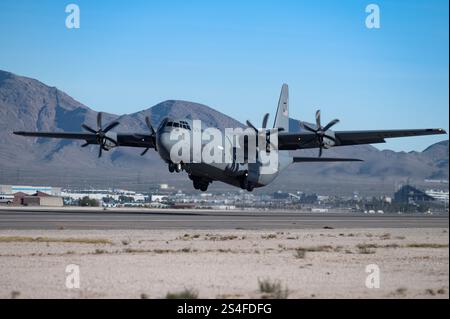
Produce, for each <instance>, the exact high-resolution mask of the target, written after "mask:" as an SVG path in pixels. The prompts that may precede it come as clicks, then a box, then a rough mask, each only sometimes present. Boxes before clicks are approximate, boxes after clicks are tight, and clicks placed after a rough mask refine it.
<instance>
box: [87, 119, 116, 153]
mask: <svg viewBox="0 0 450 319" xmlns="http://www.w3.org/2000/svg"><path fill="white" fill-rule="evenodd" d="M119 124H120V123H119V122H117V121H114V122H111V123H110V124H108V125H107V126H106V127H105V128H102V112H99V113H97V131H96V130H94V129H93V128H91V127H89V126H87V125H86V124H81V127H82V128H84V129H85V130H86V131H88V132H91V133H92V134H95V138H96V140H97V143H98V144H99V145H100V147H99V150H98V157H101V156H102V150H105V151H108V150H109V148H108V147H107V143H108V142H110V143H113V144H114V145H117V142H116V141H115V140H113V139H112V138H110V137H109V136H107V135H106V133H108V132H109V131H110V130H112V129H113V128H115V127H116V126H117V125H119ZM88 145H89V142H86V143H84V144H83V145H81V147H86V146H88Z"/></svg>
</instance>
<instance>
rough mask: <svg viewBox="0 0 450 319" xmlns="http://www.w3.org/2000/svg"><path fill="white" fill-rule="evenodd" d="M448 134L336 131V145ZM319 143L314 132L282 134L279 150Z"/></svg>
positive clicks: (301, 147) (315, 145)
mask: <svg viewBox="0 0 450 319" xmlns="http://www.w3.org/2000/svg"><path fill="white" fill-rule="evenodd" d="M436 134H447V132H446V131H445V130H443V129H440V128H438V129H413V130H380V131H377V130H369V131H335V132H334V135H335V139H336V145H334V146H345V145H360V144H375V143H385V142H386V141H385V138H394V137H407V136H422V135H436ZM317 147H319V142H318V140H317V136H316V134H315V133H312V132H299V133H289V132H280V133H279V134H278V149H279V150H297V149H304V148H317Z"/></svg>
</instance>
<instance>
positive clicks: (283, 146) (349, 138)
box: [14, 84, 446, 191]
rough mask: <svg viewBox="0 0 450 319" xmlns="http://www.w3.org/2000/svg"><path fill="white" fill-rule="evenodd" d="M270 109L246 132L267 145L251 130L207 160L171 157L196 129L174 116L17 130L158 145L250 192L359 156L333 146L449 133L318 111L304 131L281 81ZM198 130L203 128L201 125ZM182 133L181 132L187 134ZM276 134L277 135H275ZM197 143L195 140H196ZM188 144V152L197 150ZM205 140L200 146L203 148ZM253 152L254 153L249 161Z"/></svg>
mask: <svg viewBox="0 0 450 319" xmlns="http://www.w3.org/2000/svg"><path fill="white" fill-rule="evenodd" d="M268 118H269V114H265V115H264V118H263V122H262V128H261V129H258V128H256V127H255V126H254V125H253V124H252V123H250V122H249V121H247V122H246V123H247V131H250V132H252V133H251V134H254V135H255V136H257V138H256V141H259V140H260V138H262V139H263V140H265V141H266V143H263V144H265V145H263V146H258V142H256V146H255V147H253V148H252V147H250V145H247V144H249V142H248V141H249V139H248V135H247V136H244V138H239V139H238V141H239V142H238V143H236V144H237V145H235V146H234V144H233V146H232V147H233V150H232V152H233V156H232V160H231V161H230V162H225V161H224V162H222V163H220V162H205V161H202V160H201V161H193V160H191V161H189V160H176V161H174V160H173V156H171V149H172V148H173V147H174V144H175V143H177V142H178V140H174V139H173V138H172V136H171V134H173V133H174V132H184V133H187V134H188V135H189V134H190V133H191V132H193V131H194V126H195V125H193V124H194V123H193V121H192V120H190V119H172V118H165V119H163V120H162V121H161V123H160V124H159V125H158V127H157V129H156V130H155V129H154V128H153V126H152V124H151V121H150V118H149V117H146V119H145V121H146V124H147V127H148V129H149V133H134V134H130V133H116V132H113V131H112V129H113V128H115V127H116V126H117V125H119V122H117V121H113V122H112V123H109V124H108V125H106V126H105V127H103V125H102V113H98V115H97V129H96V130H95V129H93V128H91V127H89V126H87V125H86V124H82V125H81V126H82V128H83V129H84V130H86V131H87V132H23V131H20V132H14V134H17V135H24V136H35V137H49V138H64V139H78V140H84V141H85V143H84V144H83V145H81V147H86V146H88V145H91V144H98V145H99V146H100V147H99V153H98V156H99V157H100V156H102V151H109V150H110V149H112V148H114V147H118V146H128V147H139V148H143V149H144V150H143V152H142V153H141V155H144V154H145V153H146V152H147V151H148V150H149V149H151V148H152V149H154V150H155V151H156V152H158V153H159V155H160V157H161V158H162V160H164V161H165V162H166V163H167V164H168V168H169V171H170V172H181V171H182V170H184V171H186V172H187V173H188V176H189V178H190V179H191V180H192V181H193V185H194V188H195V189H199V190H201V191H206V190H207V189H208V186H209V184H210V183H212V182H213V181H222V182H224V183H227V184H230V185H234V186H237V187H241V188H242V189H246V190H248V191H252V190H253V189H254V188H255V187H262V186H265V185H268V184H269V183H271V182H272V181H273V180H274V179H275V178H276V177H277V176H278V174H279V173H280V172H281V171H282V170H284V169H285V168H287V167H288V166H289V165H290V164H292V163H304V162H350V161H360V160H359V159H352V158H327V157H322V150H323V149H328V148H330V147H335V146H344V145H358V144H373V143H384V142H385V138H393V137H404V136H419V135H433V134H446V132H445V131H444V130H443V129H412V130H379V131H377V130H371V131H332V130H331V128H332V127H333V126H334V125H335V124H337V123H338V122H339V120H338V119H334V120H332V121H331V122H329V123H328V124H327V125H325V126H322V124H321V121H320V111H317V112H316V118H315V120H316V124H315V125H309V124H306V123H302V124H301V126H302V127H301V130H300V132H290V131H289V93H288V86H287V85H286V84H283V86H282V89H281V94H280V98H279V102H278V109H277V113H276V117H275V121H274V125H273V128H272V129H268V128H267V122H268ZM197 130H199V131H200V132H203V131H204V128H203V127H202V126H201V127H200V129H198V128H197ZM184 133H183V134H184ZM275 139H276V140H275ZM192 145H193V144H192ZM192 145H191V144H190V143H189V145H188V149H189V153H190V154H191V153H194V152H196V151H195V150H193V147H192ZM205 145H206V144H205V143H204V142H203V141H202V142H201V144H200V148H203V147H205ZM306 148H318V149H319V154H318V157H292V156H291V155H290V153H289V151H293V150H298V149H306ZM236 149H245V152H246V153H245V154H247V155H245V156H244V158H241V159H239V160H237V158H236V156H235V155H234V154H235V153H236ZM271 152H272V155H276V156H277V161H276V164H277V165H276V167H272V169H271V170H269V171H267V170H266V171H263V168H264V165H262V163H261V161H260V158H261V156H258V154H260V155H263V154H264V153H266V154H270V153H271ZM251 153H255V154H254V155H255V156H253V158H255V161H250V160H249V158H250V157H251Z"/></svg>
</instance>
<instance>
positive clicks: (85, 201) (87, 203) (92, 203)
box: [78, 196, 99, 206]
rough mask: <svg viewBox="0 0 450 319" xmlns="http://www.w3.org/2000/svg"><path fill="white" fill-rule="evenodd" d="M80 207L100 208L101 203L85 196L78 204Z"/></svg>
mask: <svg viewBox="0 0 450 319" xmlns="http://www.w3.org/2000/svg"><path fill="white" fill-rule="evenodd" d="M78 205H79V206H99V202H98V200H96V199H93V198H89V196H84V197H83V198H82V199H80V200H79V202H78Z"/></svg>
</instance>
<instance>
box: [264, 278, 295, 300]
mask: <svg viewBox="0 0 450 319" xmlns="http://www.w3.org/2000/svg"><path fill="white" fill-rule="evenodd" d="M258 286H259V291H260V292H261V293H263V295H262V298H270V299H286V298H287V297H288V296H289V290H288V288H287V287H285V288H283V287H282V286H281V282H280V281H279V280H275V281H271V280H270V279H262V280H260V279H258Z"/></svg>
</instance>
